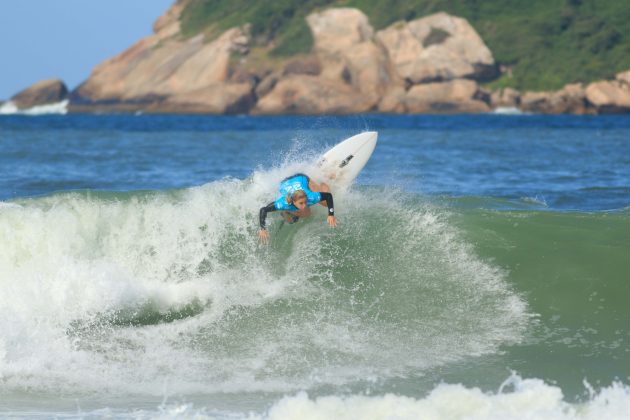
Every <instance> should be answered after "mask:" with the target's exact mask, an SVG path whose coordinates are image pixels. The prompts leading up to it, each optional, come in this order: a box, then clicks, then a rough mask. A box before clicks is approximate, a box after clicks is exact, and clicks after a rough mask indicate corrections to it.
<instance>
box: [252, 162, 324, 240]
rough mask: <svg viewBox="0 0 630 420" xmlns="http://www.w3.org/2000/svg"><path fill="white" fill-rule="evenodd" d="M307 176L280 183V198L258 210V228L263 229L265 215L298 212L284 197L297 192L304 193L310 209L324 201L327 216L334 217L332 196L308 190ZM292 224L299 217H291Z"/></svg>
mask: <svg viewBox="0 0 630 420" xmlns="http://www.w3.org/2000/svg"><path fill="white" fill-rule="evenodd" d="M308 181H309V179H308V176H306V175H304V174H295V175H292V176H290V177H288V178H285V179H283V180H282V182H281V183H280V188H279V191H280V197H278V199H276V200H275V201H272V202H271V203H269V204H267V205H266V206H265V207H262V208H261V209H260V214H259V216H260V228H261V229H265V221H266V220H267V213H270V212H272V211H277V210H284V211H290V212H292V211H298V210H299V209H298V208H297V207H295V206H294V205H293V204H289V203H287V200H286V196H287V195H288V194H293V193H294V192H296V191H298V190H302V191H304V192H305V193H306V204H307V205H308V206H309V207H310V206H313V205H315V204H317V203H319V202H320V201H325V202H326V206H327V207H328V215H329V216H334V215H335V208H334V206H333V196H332V194H331V193H327V192H314V191H311V190H310V189H309V188H308ZM293 217H294V218H293V222H291V223H294V222H297V220H298V219H299V217H297V216H295V215H294V216H293Z"/></svg>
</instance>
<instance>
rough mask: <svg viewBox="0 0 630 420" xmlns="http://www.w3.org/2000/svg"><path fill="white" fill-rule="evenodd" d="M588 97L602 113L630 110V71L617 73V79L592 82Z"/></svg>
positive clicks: (588, 89) (587, 90)
mask: <svg viewBox="0 0 630 420" xmlns="http://www.w3.org/2000/svg"><path fill="white" fill-rule="evenodd" d="M586 99H587V100H588V102H589V103H591V104H593V106H595V107H597V108H598V110H599V112H600V113H627V112H630V71H626V72H623V73H619V74H617V76H616V78H615V80H611V81H607V80H605V81H600V82H594V83H591V84H590V85H588V87H587V88H586Z"/></svg>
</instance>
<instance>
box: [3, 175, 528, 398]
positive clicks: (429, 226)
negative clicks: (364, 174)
mask: <svg viewBox="0 0 630 420" xmlns="http://www.w3.org/2000/svg"><path fill="white" fill-rule="evenodd" d="M300 170H302V166H300V165H299V164H293V165H287V166H284V167H282V168H277V169H274V170H272V171H269V172H257V173H255V174H254V176H253V177H252V178H251V179H248V180H245V181H240V180H235V179H225V180H222V181H218V182H214V183H211V184H207V185H204V186H202V187H198V188H192V189H189V190H184V191H178V192H171V193H159V194H158V193H156V194H149V195H142V194H134V195H132V196H130V197H127V198H113V199H112V198H102V197H101V198H92V197H90V196H89V195H88V196H85V195H81V194H78V193H68V194H56V195H52V196H49V197H45V198H38V199H31V200H22V201H17V202H16V205H15V206H3V207H2V209H1V211H0V290H2V291H3V292H2V294H0V378H2V380H1V381H0V389H3V388H4V389H23V388H30V389H37V390H43V391H47V390H51V389H54V390H56V391H57V390H64V391H66V392H84V391H85V392H91V391H97V392H111V393H126V392H134V393H146V394H151V395H161V394H162V392H163V384H164V382H165V381H168V384H169V389H170V390H172V391H173V392H178V393H187V392H204V393H205V392H234V393H239V392H257V391H263V390H264V391H276V392H282V393H288V392H293V391H295V390H299V389H310V388H313V387H317V386H320V385H322V384H331V385H343V384H347V383H353V382H354V381H356V380H357V379H359V380H365V379H366V378H376V379H378V378H388V377H392V376H393V377H396V376H402V375H407V374H409V372H412V373H414V374H420V373H418V372H422V371H423V370H424V369H429V368H432V367H435V366H438V365H441V364H445V363H449V362H452V361H460V360H462V359H464V358H466V357H470V355H483V354H489V353H493V352H496V351H498V349H499V346H501V345H505V344H510V343H516V342H519V340H521V338H522V336H523V331H524V329H525V327H526V325H527V319H528V316H527V313H526V307H525V304H524V302H523V301H522V300H521V299H520V298H519V297H518V296H517V295H515V294H514V293H513V292H512V291H511V290H510V288H509V287H508V286H507V284H506V282H505V275H504V273H503V272H502V271H501V270H500V269H497V268H496V267H494V266H492V265H490V264H488V263H486V262H484V261H482V260H480V259H479V258H477V257H476V256H475V254H474V252H473V251H472V249H471V247H470V246H469V245H467V244H466V243H465V242H463V241H462V240H461V238H460V237H459V235H458V232H457V231H456V230H455V229H453V228H452V227H450V225H449V223H448V220H447V219H446V218H445V216H444V215H443V214H441V213H440V212H439V211H438V210H436V209H422V208H419V207H418V206H414V205H406V204H405V203H398V204H397V203H396V202H393V203H392V200H390V199H389V198H387V197H385V198H378V199H372V198H373V197H371V196H370V197H366V196H364V195H363V193H361V192H358V191H345V192H343V193H340V194H336V197H335V200H336V206H337V208H338V211H339V217H340V227H339V228H338V229H337V230H334V231H333V230H331V229H328V227H327V225H326V223H325V217H323V216H322V215H321V214H320V215H318V214H317V211H318V210H321V212H325V211H324V209H315V210H314V212H315V213H316V214H315V216H314V217H313V220H312V221H308V222H300V224H299V225H298V226H297V227H291V228H289V227H287V228H285V229H284V230H283V235H284V236H282V237H281V238H282V239H281V240H280V239H278V240H277V242H274V241H276V237H277V236H276V235H279V234H278V232H276V231H275V230H276V226H277V224H278V220H279V218H277V217H275V215H274V217H270V232H271V234H272V244H271V245H270V246H269V247H263V246H260V245H259V243H258V238H257V227H256V225H257V221H256V219H257V215H258V209H259V207H260V206H261V205H263V204H264V203H267V202H269V201H270V200H271V199H272V198H273V197H274V195H275V193H276V188H277V185H278V182H279V181H280V180H281V179H282V178H284V177H285V176H287V175H289V174H291V173H292V172H297V171H300ZM379 196H380V195H379ZM366 203H369V205H366ZM321 212H320V213H321ZM378 215H385V216H382V217H383V219H382V220H383V222H384V223H393V225H391V226H386V227H384V228H380V227H378V225H374V226H371V225H370V223H373V222H372V221H371V220H373V219H374V218H375V217H381V216H378ZM320 216H322V217H320ZM337 236H343V237H346V238H347V240H349V241H350V243H351V245H348V244H345V243H344V241H340V240H333V239H334V238H335V237H337ZM374 243H379V244H380V245H379V246H382V248H378V249H374V246H373V244H374ZM392 261H393V262H392ZM388 264H389V265H391V264H395V266H393V268H392V269H386V270H385V271H383V270H384V269H383V267H384V266H388ZM335 273H337V274H335ZM338 273H345V274H343V275H345V276H346V277H343V278H341V279H339V278H336V277H335V276H336V275H341V274H338ZM348 273H350V274H348ZM385 279H387V281H385ZM413 294H415V295H417V296H420V299H426V301H417V300H415V299H414V300H410V299H406V296H409V295H413ZM435 296H439V298H440V300H441V304H440V305H439V307H436V306H435V305H432V299H433V298H434V297H435ZM191 305H192V306H193V307H195V305H197V307H201V309H200V310H199V311H198V312H195V313H193V314H192V315H188V316H184V317H183V318H182V319H180V320H178V321H175V322H156V323H151V322H148V323H147V322H145V321H142V322H141V323H140V325H138V324H133V323H131V324H129V325H127V324H125V323H124V322H125V321H124V320H125V319H131V320H132V321H133V320H134V319H140V318H141V317H142V316H143V315H142V314H143V313H146V309H145V308H151V309H150V311H149V316H158V317H159V316H160V314H162V316H163V315H164V314H168V313H170V312H173V311H175V312H177V311H186V310H190V307H191ZM187 308H188V309H187ZM143 311H144V312H143ZM138 314H140V315H138ZM112 317H113V318H112ZM116 317H120V319H122V320H123V321H116V320H117V319H118V318H116ZM112 319H114V323H112V322H111V320H112ZM462 319H465V320H466V322H462ZM116 322H118V323H116ZM121 322H122V323H121Z"/></svg>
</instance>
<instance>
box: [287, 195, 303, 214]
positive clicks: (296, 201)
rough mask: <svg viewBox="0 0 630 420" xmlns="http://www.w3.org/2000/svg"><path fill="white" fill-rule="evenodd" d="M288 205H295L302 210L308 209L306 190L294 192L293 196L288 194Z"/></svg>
mask: <svg viewBox="0 0 630 420" xmlns="http://www.w3.org/2000/svg"><path fill="white" fill-rule="evenodd" d="M287 203H289V204H293V205H294V206H295V207H297V208H298V209H300V210H302V209H305V208H306V193H305V192H304V190H297V191H294V192H293V193H292V194H287Z"/></svg>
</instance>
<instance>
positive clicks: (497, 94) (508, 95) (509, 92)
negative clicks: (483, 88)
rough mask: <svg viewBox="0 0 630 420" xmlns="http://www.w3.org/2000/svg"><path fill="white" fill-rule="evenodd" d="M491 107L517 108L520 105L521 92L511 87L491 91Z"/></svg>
mask: <svg viewBox="0 0 630 420" xmlns="http://www.w3.org/2000/svg"><path fill="white" fill-rule="evenodd" d="M490 105H491V106H492V108H518V107H519V106H520V105H521V93H520V92H519V91H518V90H516V89H512V88H505V89H499V90H496V91H494V92H492V93H491V95H490Z"/></svg>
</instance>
